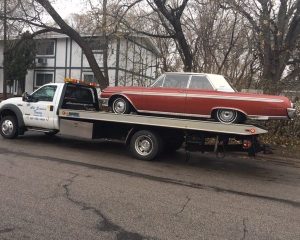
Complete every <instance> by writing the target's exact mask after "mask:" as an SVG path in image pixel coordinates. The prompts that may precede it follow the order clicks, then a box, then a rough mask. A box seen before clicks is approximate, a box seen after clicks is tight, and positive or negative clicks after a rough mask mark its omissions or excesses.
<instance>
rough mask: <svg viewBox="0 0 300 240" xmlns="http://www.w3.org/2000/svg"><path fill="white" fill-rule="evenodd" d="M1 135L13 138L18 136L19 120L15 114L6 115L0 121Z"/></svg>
mask: <svg viewBox="0 0 300 240" xmlns="http://www.w3.org/2000/svg"><path fill="white" fill-rule="evenodd" d="M0 126H1V132H0V133H1V135H2V137H4V138H9V139H13V138H16V137H17V136H18V122H17V119H16V117H15V116H4V117H3V118H2V119H1V121H0Z"/></svg>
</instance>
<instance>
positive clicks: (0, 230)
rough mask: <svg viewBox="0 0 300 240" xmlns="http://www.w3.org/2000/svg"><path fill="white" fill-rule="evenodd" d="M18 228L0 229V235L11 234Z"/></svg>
mask: <svg viewBox="0 0 300 240" xmlns="http://www.w3.org/2000/svg"><path fill="white" fill-rule="evenodd" d="M15 229H16V228H14V227H13V228H3V229H0V234H2V233H9V232H13V231H14V230H15Z"/></svg>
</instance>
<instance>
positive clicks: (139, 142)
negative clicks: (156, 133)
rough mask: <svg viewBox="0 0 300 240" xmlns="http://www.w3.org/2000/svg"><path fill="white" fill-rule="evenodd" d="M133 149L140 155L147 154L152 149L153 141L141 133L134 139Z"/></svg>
mask: <svg viewBox="0 0 300 240" xmlns="http://www.w3.org/2000/svg"><path fill="white" fill-rule="evenodd" d="M134 147H135V151H136V152H137V153H138V154H139V155H141V156H148V155H149V154H151V152H152V150H153V141H152V139H151V138H150V137H148V136H146V135H143V136H139V137H138V138H137V139H136V140H135V144H134Z"/></svg>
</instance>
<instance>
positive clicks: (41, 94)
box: [31, 85, 57, 102]
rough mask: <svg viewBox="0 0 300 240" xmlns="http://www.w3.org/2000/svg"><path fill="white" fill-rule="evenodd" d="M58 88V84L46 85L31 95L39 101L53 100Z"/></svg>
mask: <svg viewBox="0 0 300 240" xmlns="http://www.w3.org/2000/svg"><path fill="white" fill-rule="evenodd" d="M56 88H57V86H53V85H48V86H44V87H41V88H40V89H38V90H37V91H35V92H34V93H32V94H31V96H32V97H33V98H34V99H36V100H37V101H46V102H52V101H53V98H54V95H55V92H56Z"/></svg>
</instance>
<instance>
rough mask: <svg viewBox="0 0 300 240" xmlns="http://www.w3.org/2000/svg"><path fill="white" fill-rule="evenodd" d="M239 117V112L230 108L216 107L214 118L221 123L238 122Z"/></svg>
mask: <svg viewBox="0 0 300 240" xmlns="http://www.w3.org/2000/svg"><path fill="white" fill-rule="evenodd" d="M239 118H240V113H239V112H237V111H235V110H232V109H218V110H217V112H216V120H217V121H218V122H221V123H226V124H231V123H238V122H239Z"/></svg>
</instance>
